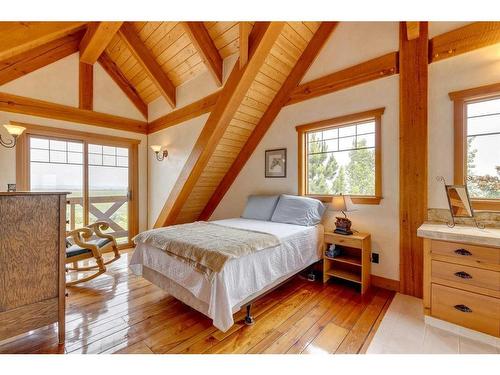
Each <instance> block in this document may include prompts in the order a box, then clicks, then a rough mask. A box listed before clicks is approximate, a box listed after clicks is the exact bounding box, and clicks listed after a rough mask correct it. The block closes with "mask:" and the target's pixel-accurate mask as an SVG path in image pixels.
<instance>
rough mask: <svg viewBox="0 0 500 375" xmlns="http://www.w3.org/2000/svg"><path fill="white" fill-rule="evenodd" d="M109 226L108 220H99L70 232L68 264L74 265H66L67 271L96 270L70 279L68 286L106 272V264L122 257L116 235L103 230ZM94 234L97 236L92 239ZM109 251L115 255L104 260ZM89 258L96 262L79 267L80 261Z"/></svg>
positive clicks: (67, 247) (68, 238)
mask: <svg viewBox="0 0 500 375" xmlns="http://www.w3.org/2000/svg"><path fill="white" fill-rule="evenodd" d="M108 228H109V224H108V223H107V222H105V221H97V222H95V223H93V224H90V225H87V226H86V227H83V228H78V229H75V230H72V231H71V232H69V233H68V237H67V239H66V264H72V266H71V267H66V272H69V271H76V272H81V271H92V270H95V271H96V272H95V273H93V274H91V275H90V276H87V277H84V278H82V279H78V280H75V281H69V282H67V283H66V286H70V285H75V284H78V283H83V282H85V281H89V280H92V279H94V278H96V277H97V276H99V275H102V274H103V273H104V272H106V265H108V264H110V263H112V262H114V261H115V260H117V259H119V258H120V253H119V252H118V246H117V244H116V240H115V238H114V236H112V235H111V234H107V233H103V232H102V231H104V230H107V229H108ZM94 235H95V236H96V237H97V238H96V239H93V240H92V237H93V236H94ZM109 252H113V253H114V257H113V258H112V259H110V260H108V261H107V262H104V259H103V257H102V254H104V253H109ZM87 259H94V260H95V262H96V264H95V265H93V266H88V267H78V262H79V261H81V260H87Z"/></svg>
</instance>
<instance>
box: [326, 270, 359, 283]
mask: <svg viewBox="0 0 500 375" xmlns="http://www.w3.org/2000/svg"><path fill="white" fill-rule="evenodd" d="M326 274H327V275H328V276H333V277H338V278H339V279H344V280H349V281H352V282H354V283H358V284H361V275H360V274H359V273H356V272H351V271H346V270H328V271H326Z"/></svg>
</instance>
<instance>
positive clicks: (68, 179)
mask: <svg viewBox="0 0 500 375" xmlns="http://www.w3.org/2000/svg"><path fill="white" fill-rule="evenodd" d="M83 148H84V143H83V142H81V141H73V140H64V139H53V138H46V137H39V136H36V137H35V136H31V137H29V164H30V165H29V167H30V174H29V186H30V190H32V191H68V192H70V194H69V195H68V206H67V216H66V217H67V219H68V223H67V230H72V229H75V228H79V227H82V226H83V225H85V215H84V209H83V207H84V203H83V197H84V190H85V189H84V174H83V171H84V157H83Z"/></svg>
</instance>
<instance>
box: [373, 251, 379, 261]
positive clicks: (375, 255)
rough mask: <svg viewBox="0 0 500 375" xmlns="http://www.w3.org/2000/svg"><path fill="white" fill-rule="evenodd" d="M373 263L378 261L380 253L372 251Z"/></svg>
mask: <svg viewBox="0 0 500 375" xmlns="http://www.w3.org/2000/svg"><path fill="white" fill-rule="evenodd" d="M372 263H378V253H372Z"/></svg>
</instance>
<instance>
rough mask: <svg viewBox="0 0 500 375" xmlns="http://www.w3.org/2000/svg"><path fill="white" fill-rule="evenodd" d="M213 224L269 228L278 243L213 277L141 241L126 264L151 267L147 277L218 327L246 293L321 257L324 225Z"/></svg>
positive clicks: (229, 319) (253, 293) (140, 270)
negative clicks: (152, 278) (149, 275)
mask: <svg viewBox="0 0 500 375" xmlns="http://www.w3.org/2000/svg"><path fill="white" fill-rule="evenodd" d="M214 223H217V224H220V225H226V226H230V227H234V228H242V229H250V230H256V231H261V232H266V233H270V234H273V235H275V236H277V237H278V238H279V239H280V244H279V245H277V246H274V247H271V248H267V249H264V250H261V251H258V252H256V253H253V254H250V255H247V256H244V257H241V258H238V259H232V260H230V261H228V262H227V263H226V265H225V266H224V268H223V269H222V271H221V272H219V273H218V274H217V275H216V276H215V278H214V279H213V280H212V282H210V281H209V280H208V278H207V277H206V275H204V274H202V273H200V272H199V271H197V270H196V269H195V268H193V266H191V265H189V264H188V263H185V262H183V261H181V260H178V259H176V258H174V257H172V256H170V255H168V254H167V253H166V252H164V251H162V250H161V249H158V248H155V247H153V246H151V245H147V244H142V243H139V244H137V247H136V249H135V251H134V254H133V255H132V258H131V260H130V268H131V270H132V271H133V272H134V273H135V274H137V275H142V274H143V271H145V269H144V268H146V270H148V271H149V270H153V271H154V273H156V274H157V277H155V278H154V280H151V281H153V282H154V283H155V284H157V285H158V284H161V285H158V286H160V287H162V288H163V289H165V290H167V292H169V293H171V294H172V295H173V296H174V297H176V298H178V299H180V300H181V301H183V302H184V303H186V304H188V305H190V306H191V307H193V308H195V309H197V310H199V311H200V312H202V313H203V314H205V315H207V316H208V317H210V318H211V319H212V320H213V324H214V326H215V327H217V328H218V329H220V330H222V331H227V330H228V329H229V328H230V327H231V326H232V325H233V323H234V322H233V313H234V312H236V311H238V310H239V309H240V308H241V307H242V305H243V304H244V303H245V302H247V301H248V300H249V299H250V298H254V296H256V295H258V294H259V293H262V292H265V291H266V290H268V289H269V288H270V287H272V286H273V285H275V284H278V283H279V282H281V281H282V280H284V279H286V278H287V277H288V276H290V275H292V274H294V273H296V272H297V271H299V270H301V269H303V268H305V267H307V266H309V265H311V264H313V263H314V262H316V261H318V260H319V259H320V258H321V250H322V243H323V241H322V238H323V226H322V225H317V226H312V227H304V226H300V225H292V224H282V223H274V222H268V221H260V220H249V219H240V218H237V219H226V220H217V221H214ZM158 275H161V276H163V277H161V278H158ZM160 279H161V280H160Z"/></svg>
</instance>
